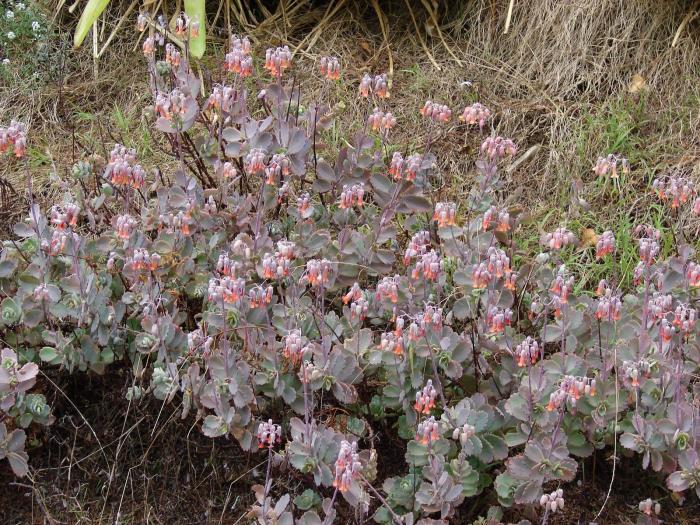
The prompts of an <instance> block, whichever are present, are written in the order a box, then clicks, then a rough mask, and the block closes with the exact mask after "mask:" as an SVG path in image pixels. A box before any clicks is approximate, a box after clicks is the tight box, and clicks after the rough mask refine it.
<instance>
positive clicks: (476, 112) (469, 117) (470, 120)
mask: <svg viewBox="0 0 700 525" xmlns="http://www.w3.org/2000/svg"><path fill="white" fill-rule="evenodd" d="M489 118H491V110H489V108H487V107H486V106H484V105H483V104H481V103H479V102H474V104H472V105H471V106H467V107H466V108H464V111H462V114H461V115H460V116H459V120H461V121H462V122H464V123H465V124H469V125H471V126H473V125H475V124H478V125H479V129H483V127H484V126H485V125H486V121H488V119H489Z"/></svg>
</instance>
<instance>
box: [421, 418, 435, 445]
mask: <svg viewBox="0 0 700 525" xmlns="http://www.w3.org/2000/svg"><path fill="white" fill-rule="evenodd" d="M438 439H440V426H439V424H438V422H437V421H435V417H434V416H430V417H429V418H428V419H426V420H425V421H422V422H421V423H419V424H418V428H417V430H416V441H418V443H421V444H422V445H430V444H431V443H434V442H435V441H437V440H438Z"/></svg>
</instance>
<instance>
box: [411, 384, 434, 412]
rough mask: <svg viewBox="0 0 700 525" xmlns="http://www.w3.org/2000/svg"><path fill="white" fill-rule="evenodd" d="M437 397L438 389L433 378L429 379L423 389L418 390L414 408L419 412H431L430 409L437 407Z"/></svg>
mask: <svg viewBox="0 0 700 525" xmlns="http://www.w3.org/2000/svg"><path fill="white" fill-rule="evenodd" d="M436 398H437V390H435V387H434V386H433V380H432V379H428V381H426V383H425V386H424V387H423V389H422V390H420V391H418V392H416V402H415V403H414V404H413V408H414V409H415V410H416V412H418V413H419V414H425V415H428V414H430V411H431V410H432V409H433V408H435V399H436Z"/></svg>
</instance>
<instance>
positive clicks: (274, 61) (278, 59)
mask: <svg viewBox="0 0 700 525" xmlns="http://www.w3.org/2000/svg"><path fill="white" fill-rule="evenodd" d="M291 65H292V52H291V51H290V50H289V46H284V47H277V48H272V47H271V48H268V49H267V50H266V51H265V69H266V70H267V71H269V72H270V74H271V75H272V76H273V77H275V78H281V77H282V75H283V74H284V72H285V70H286V69H289V67H290V66H291Z"/></svg>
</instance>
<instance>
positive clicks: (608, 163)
mask: <svg viewBox="0 0 700 525" xmlns="http://www.w3.org/2000/svg"><path fill="white" fill-rule="evenodd" d="M618 164H620V165H621V167H622V173H623V174H625V175H627V174H629V172H630V164H629V162H628V161H627V159H626V158H624V157H620V156H619V155H614V154H612V153H611V154H609V155H607V156H606V157H598V159H597V160H596V163H595V166H593V173H595V174H596V176H598V177H606V176H608V175H610V178H612V179H617V178H619V177H620V174H619V172H618V170H617V166H618Z"/></svg>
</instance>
